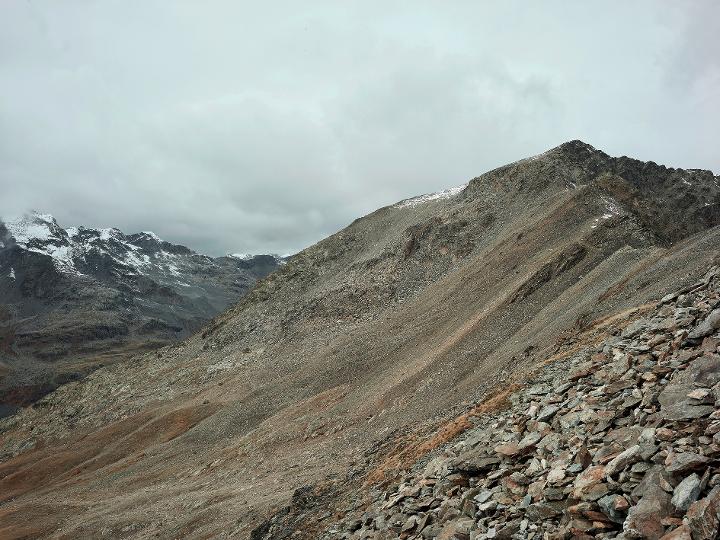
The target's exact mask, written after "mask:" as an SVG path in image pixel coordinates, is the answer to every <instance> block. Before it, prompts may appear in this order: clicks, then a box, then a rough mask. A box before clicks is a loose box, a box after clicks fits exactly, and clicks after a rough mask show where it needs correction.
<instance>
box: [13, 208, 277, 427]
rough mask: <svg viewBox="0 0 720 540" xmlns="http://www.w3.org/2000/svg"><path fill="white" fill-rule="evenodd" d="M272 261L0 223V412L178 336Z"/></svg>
mask: <svg viewBox="0 0 720 540" xmlns="http://www.w3.org/2000/svg"><path fill="white" fill-rule="evenodd" d="M278 264H279V259H277V258H275V257H273V256H257V257H254V258H246V259H241V258H237V257H220V258H216V259H213V258H211V257H207V256H204V255H199V254H197V253H195V252H193V251H191V250H190V249H188V248H186V247H184V246H180V245H175V244H170V243H169V242H165V241H163V240H161V239H160V238H158V237H157V236H156V235H154V234H153V233H149V232H144V233H138V234H132V235H124V234H123V233H122V232H121V231H119V230H118V229H100V230H98V229H88V228H85V227H79V228H77V227H72V228H69V229H63V228H61V227H60V226H59V225H58V224H57V222H56V221H55V219H54V218H53V217H52V216H50V215H46V214H37V213H35V214H32V215H28V216H25V217H23V218H20V219H17V220H12V221H7V222H6V223H0V298H1V299H2V303H1V304H0V331H1V332H2V343H3V346H2V350H0V362H1V363H2V364H1V365H2V366H3V367H4V369H5V370H7V373H6V374H5V375H4V376H3V379H2V382H1V383H0V407H3V405H4V406H5V407H6V408H7V409H10V410H12V407H14V406H19V405H24V404H27V403H29V402H31V401H33V400H34V399H36V398H37V397H39V396H40V395H42V394H44V393H47V392H48V391H49V390H50V389H52V388H54V387H55V386H57V385H58V384H60V383H62V382H64V381H67V380H72V379H74V378H78V377H80V376H82V374H83V373H86V372H87V371H88V370H91V369H93V368H94V367H95V366H97V365H102V364H103V363H108V362H112V361H114V360H115V359H116V358H124V357H127V356H129V355H130V354H132V353H133V352H137V351H143V350H147V349H152V348H156V347H159V346H162V345H165V344H167V343H169V342H171V341H175V340H177V339H180V338H182V337H185V336H187V335H188V334H189V333H190V332H192V331H193V330H195V329H197V328H199V327H200V326H201V325H202V324H204V323H205V322H207V321H208V320H209V319H210V318H212V317H213V316H215V315H216V314H218V313H220V312H221V311H223V310H224V309H226V308H227V307H228V305H230V304H231V303H233V302H234V301H236V300H237V299H238V298H240V296H242V294H244V293H245V292H246V291H247V290H248V289H249V288H250V287H251V286H252V285H253V284H254V282H255V280H256V279H258V278H261V277H264V276H265V275H267V274H268V273H270V272H272V271H273V270H274V269H275V268H277V266H278ZM1 412H2V411H0V413H1Z"/></svg>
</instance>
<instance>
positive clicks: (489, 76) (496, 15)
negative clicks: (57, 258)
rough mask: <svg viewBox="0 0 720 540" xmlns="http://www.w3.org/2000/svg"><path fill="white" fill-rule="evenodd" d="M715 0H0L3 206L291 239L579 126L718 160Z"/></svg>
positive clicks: (216, 240)
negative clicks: (378, 0) (670, 0)
mask: <svg viewBox="0 0 720 540" xmlns="http://www.w3.org/2000/svg"><path fill="white" fill-rule="evenodd" d="M719 36H720V2H716V1H713V0H709V1H706V2H702V1H688V2H656V1H649V2H639V1H638V2H627V1H617V2H603V3H597V2H592V3H590V2H565V1H562V2H530V1H528V2H508V1H497V2H492V3H491V2H480V1H477V0H474V1H469V2H439V1H437V2H420V1H408V2H389V1H382V2H369V1H363V2H338V1H335V0H333V1H330V2H317V1H314V2H296V1H292V2H277V1H275V2H239V1H235V0H228V1H207V0H203V1H193V2H189V1H187V2H182V1H176V0H163V1H150V0H142V1H140V0H138V1H127V0H118V1H111V0H95V1H90V0H85V1H71V0H63V1H56V0H3V2H2V6H1V7H0V216H10V215H17V214H21V213H22V212H23V211H25V210H27V209H30V208H36V209H38V210H41V211H43V212H48V213H52V214H54V215H55V216H56V217H57V219H58V221H59V222H60V223H61V225H64V226H66V227H67V226H70V225H86V226H98V227H109V226H116V227H119V228H120V229H122V230H124V231H125V232H136V231H139V230H152V231H155V232H156V233H157V234H159V235H160V236H162V237H163V238H165V239H167V240H170V241H174V242H177V243H183V244H186V245H188V246H190V247H192V248H194V249H196V250H199V251H201V252H205V253H210V254H224V253H228V252H278V253H286V252H294V251H297V250H299V249H302V248H303V247H305V246H308V245H310V244H312V243H314V242H316V241H317V240H319V239H321V238H323V237H324V236H327V235H328V234H331V233H333V232H335V231H336V230H338V229H339V228H341V227H343V226H345V225H347V224H348V223H349V222H351V221H352V220H353V219H355V218H356V217H359V216H360V215H364V214H367V213H368V212H371V211H372V210H374V209H376V208H377V207H379V206H383V205H386V204H390V203H393V202H396V201H397V200H399V199H402V198H406V197H409V196H412V195H417V194H420V193H426V192H432V191H437V190H440V189H443V188H447V187H451V186H455V185H458V184H462V183H464V182H466V181H467V180H468V179H469V178H472V177H474V176H478V175H479V174H481V173H482V172H485V171H486V170H489V169H491V168H493V167H496V166H498V165H501V164H504V163H507V162H510V161H515V160H517V159H520V158H523V157H527V156H529V155H533V154H537V153H539V152H542V151H544V150H546V149H548V148H550V147H553V146H556V145H558V144H560V143H561V142H563V141H566V140H570V139H576V138H579V139H582V140H584V141H586V142H589V143H590V144H592V145H594V146H595V147H597V148H600V149H602V150H605V151H606V152H608V153H610V154H612V155H630V156H633V157H638V158H641V159H645V160H653V161H656V162H658V163H663V164H666V165H669V166H676V167H688V168H708V169H712V170H714V171H715V173H716V174H717V173H718V172H719V171H720V151H719V148H720V144H718V141H720V98H718V96H719V95H720V93H719V91H718V89H719V88H720V38H719Z"/></svg>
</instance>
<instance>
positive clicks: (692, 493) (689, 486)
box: [671, 473, 700, 513]
mask: <svg viewBox="0 0 720 540" xmlns="http://www.w3.org/2000/svg"><path fill="white" fill-rule="evenodd" d="M699 495H700V477H699V476H698V475H697V474H695V473H693V474H691V475H690V476H688V477H686V478H684V479H683V481H682V482H680V483H679V484H678V485H677V486H676V487H675V490H674V491H673V496H672V500H671V502H672V504H673V506H674V507H675V508H677V509H678V510H679V511H681V512H683V513H684V512H685V511H687V509H688V508H690V505H691V504H692V503H694V502H695V501H696V500H697V498H698V496H699Z"/></svg>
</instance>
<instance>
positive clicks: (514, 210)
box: [0, 141, 720, 540]
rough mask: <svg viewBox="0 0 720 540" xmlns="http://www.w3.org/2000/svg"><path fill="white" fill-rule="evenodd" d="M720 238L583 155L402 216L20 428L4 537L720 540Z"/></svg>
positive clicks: (421, 203)
mask: <svg viewBox="0 0 720 540" xmlns="http://www.w3.org/2000/svg"><path fill="white" fill-rule="evenodd" d="M719 225H720V179H719V178H718V177H717V176H715V175H713V173H711V172H710V171H703V170H696V169H690V170H684V169H677V168H668V167H665V166H662V165H658V164H656V163H652V162H642V161H638V160H635V159H631V158H628V157H612V156H609V155H607V154H605V153H604V152H602V151H600V150H597V149H595V148H593V147H592V146H590V145H589V144H586V143H583V142H581V141H571V142H568V143H565V144H562V145H560V146H558V147H556V148H552V149H550V150H548V151H547V152H544V153H543V154H540V155H538V156H534V157H531V158H527V159H523V160H520V161H518V162H515V163H511V164H508V165H506V166H503V167H500V168H498V169H495V170H492V171H489V172H487V173H485V174H483V175H481V176H479V177H477V178H474V179H472V180H470V182H469V183H467V184H466V185H463V186H460V187H458V188H453V189H448V190H446V191H443V192H441V193H436V194H430V195H423V196H419V197H416V198H412V199H408V200H405V201H401V202H399V203H397V204H394V205H391V206H387V207H384V208H381V209H379V210H377V211H375V212H373V213H371V214H369V215H367V216H364V217H362V218H360V219H358V220H356V221H354V222H353V223H351V224H350V225H349V226H348V227H346V228H345V229H343V230H341V231H339V232H338V233H336V234H334V235H332V236H330V237H328V238H326V239H325V240H322V241H321V242H319V243H317V244H316V245H314V246H311V247H309V248H307V249H305V250H304V251H302V252H300V253H298V254H297V255H295V256H293V257H292V258H291V259H290V260H289V261H288V262H287V264H285V265H283V266H282V267H280V268H279V269H278V270H277V271H275V272H273V273H272V274H270V275H268V276H267V277H266V278H264V279H262V280H260V281H258V282H257V283H256V284H255V286H254V287H253V288H252V289H251V290H250V291H249V292H248V294H246V295H245V296H243V297H242V299H241V300H240V301H239V302H238V303H237V304H236V305H234V306H232V307H231V308H230V309H228V310H227V311H225V312H224V313H223V314H222V315H219V316H217V317H215V318H214V319H213V320H212V321H211V322H209V323H208V324H207V325H206V326H204V327H203V329H202V330H201V331H199V332H197V333H195V334H193V335H191V336H189V337H188V338H186V339H185V340H183V341H182V342H179V343H176V344H172V345H167V346H164V347H162V348H160V349H158V350H156V351H153V352H151V353H145V354H141V355H139V356H137V357H135V358H134V359H133V361H132V362H123V363H117V364H115V365H111V366H106V367H104V368H102V369H98V370H96V371H94V372H93V373H92V374H90V375H89V376H88V377H86V378H85V379H83V380H81V381H75V382H71V383H69V384H66V385H64V386H62V387H60V388H58V389H57V390H56V391H54V392H52V393H51V394H49V395H47V396H45V397H44V398H43V399H41V400H39V401H38V402H37V403H36V404H35V406H33V407H31V408H27V409H24V410H22V411H20V412H19V413H18V414H15V415H13V416H12V417H9V418H6V419H4V420H2V421H0V537H3V538H32V537H48V538H96V537H99V538H143V539H144V538H167V539H171V538H252V539H254V540H259V539H281V538H308V539H309V538H312V539H316V538H328V539H329V538H333V539H334V538H338V539H341V538H342V539H347V538H368V539H369V538H373V539H386V538H408V539H409V538H414V539H419V538H428V539H431V538H439V539H440V538H441V539H450V538H453V539H456V540H461V539H463V540H464V539H469V538H474V539H480V538H515V539H522V538H538V539H540V538H542V539H543V540H545V539H548V540H549V539H555V538H558V539H559V538H563V539H569V538H573V537H574V538H588V537H598V538H663V537H666V538H690V539H691V540H697V539H698V538H703V539H705V538H713V539H714V538H716V536H717V529H718V519H719V516H718V512H719V511H718V508H719V504H720V501H718V497H719V493H720V484H719V482H720V480H719V476H718V475H719V474H720V470H719V469H718V465H719V462H718V455H719V453H718V449H719V446H718V443H719V441H718V440H717V426H716V424H717V422H718V421H719V420H720V419H719V418H718V415H717V410H718V408H717V403H718V398H719V397H720V396H718V386H717V385H718V382H719V379H718V359H719V356H718V342H719V340H720V333H719V332H718V326H719V324H718V323H719V322H720V315H718V312H717V310H718V309H719V308H720V305H719V304H718V301H719V299H720V288H719V287H720V284H719V280H720V278H719V276H718V271H717V267H718V266H720V252H719V250H718V245H720V226H719Z"/></svg>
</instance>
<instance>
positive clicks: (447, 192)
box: [393, 184, 467, 208]
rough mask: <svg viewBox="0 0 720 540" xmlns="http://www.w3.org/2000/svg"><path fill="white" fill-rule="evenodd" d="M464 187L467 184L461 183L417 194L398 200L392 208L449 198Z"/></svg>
mask: <svg viewBox="0 0 720 540" xmlns="http://www.w3.org/2000/svg"><path fill="white" fill-rule="evenodd" d="M466 187H467V184H463V185H462V186H456V187H454V188H450V189H444V190H442V191H438V192H437V193H428V194H426V195H419V196H417V197H412V198H410V199H405V200H404V201H400V202H399V203H397V204H395V205H393V208H407V207H411V206H418V205H419V204H424V203H426V202H430V201H436V200H438V199H449V198H451V197H454V196H455V195H458V194H459V193H461V192H462V190H464V189H465V188H466Z"/></svg>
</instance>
